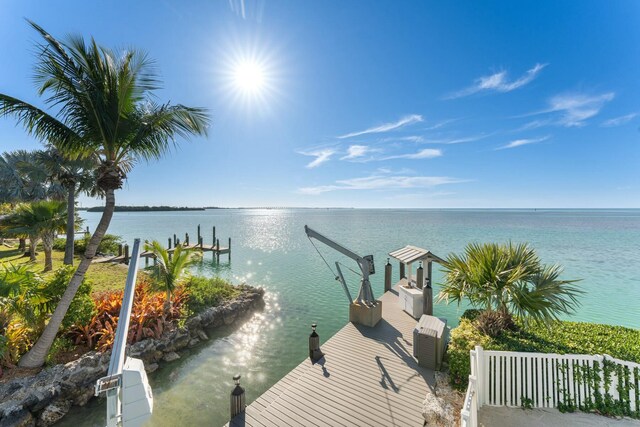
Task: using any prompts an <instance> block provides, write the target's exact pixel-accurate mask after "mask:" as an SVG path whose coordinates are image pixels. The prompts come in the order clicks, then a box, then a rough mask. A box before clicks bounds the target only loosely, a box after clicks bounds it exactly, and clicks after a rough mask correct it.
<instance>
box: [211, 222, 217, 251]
mask: <svg viewBox="0 0 640 427" xmlns="http://www.w3.org/2000/svg"><path fill="white" fill-rule="evenodd" d="M215 245H216V227H215V225H214V226H213V240H212V241H211V246H215Z"/></svg>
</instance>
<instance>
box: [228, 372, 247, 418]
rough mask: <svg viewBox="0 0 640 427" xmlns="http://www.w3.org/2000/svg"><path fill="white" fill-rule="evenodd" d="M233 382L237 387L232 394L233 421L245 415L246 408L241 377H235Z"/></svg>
mask: <svg viewBox="0 0 640 427" xmlns="http://www.w3.org/2000/svg"><path fill="white" fill-rule="evenodd" d="M233 382H234V383H235V385H236V386H235V387H234V388H233V391H232V392H231V419H233V418H234V417H235V416H236V415H239V414H241V413H243V412H244V409H245V406H246V404H245V397H244V389H243V388H242V387H240V375H234V377H233Z"/></svg>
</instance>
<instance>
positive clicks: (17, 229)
mask: <svg viewBox="0 0 640 427" xmlns="http://www.w3.org/2000/svg"><path fill="white" fill-rule="evenodd" d="M3 222H5V223H7V224H9V225H8V227H7V231H8V232H9V233H15V234H19V233H24V234H26V235H28V236H29V240H30V242H31V243H30V244H31V260H32V261H35V245H36V243H37V241H38V239H42V248H43V250H44V271H45V272H47V271H51V270H53V259H52V257H51V251H52V250H53V241H54V240H55V238H56V235H57V234H58V233H59V232H62V231H64V230H65V227H66V225H67V208H66V204H65V202H63V201H59V200H42V201H39V202H32V203H25V204H22V205H20V206H19V207H18V209H17V210H16V212H15V213H14V214H12V215H9V217H7V218H5V219H4V220H3Z"/></svg>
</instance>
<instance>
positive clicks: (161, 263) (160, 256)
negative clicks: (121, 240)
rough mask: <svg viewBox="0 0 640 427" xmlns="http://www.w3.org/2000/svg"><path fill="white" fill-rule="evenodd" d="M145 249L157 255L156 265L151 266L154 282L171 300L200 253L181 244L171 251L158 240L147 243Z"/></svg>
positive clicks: (198, 258) (168, 299)
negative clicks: (172, 294)
mask: <svg viewBox="0 0 640 427" xmlns="http://www.w3.org/2000/svg"><path fill="white" fill-rule="evenodd" d="M144 249H145V250H146V251H149V252H153V254H154V255H155V257H156V265H154V266H153V267H151V272H152V273H151V277H152V278H153V280H154V284H155V285H156V286H157V287H158V288H161V289H163V290H164V291H165V292H166V293H167V301H170V299H171V293H172V292H173V291H174V289H175V288H176V286H177V285H178V283H179V281H180V279H181V278H182V276H184V275H185V273H186V270H187V268H189V266H191V265H193V264H194V263H195V262H196V261H198V260H200V254H198V253H197V252H195V251H194V250H191V249H185V248H184V247H183V246H181V245H178V246H176V247H175V248H174V250H173V253H169V251H168V250H167V248H165V247H164V246H162V243H160V242H158V241H157V240H154V241H153V242H151V243H146V244H145V245H144Z"/></svg>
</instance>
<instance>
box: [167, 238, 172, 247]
mask: <svg viewBox="0 0 640 427" xmlns="http://www.w3.org/2000/svg"><path fill="white" fill-rule="evenodd" d="M167 243H168V244H167V249H171V237H169V239H168V242H167Z"/></svg>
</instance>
